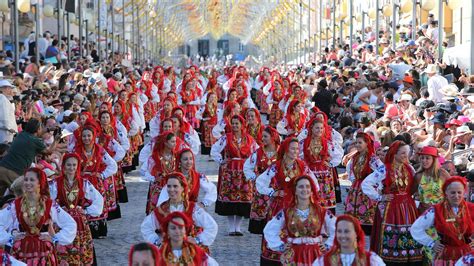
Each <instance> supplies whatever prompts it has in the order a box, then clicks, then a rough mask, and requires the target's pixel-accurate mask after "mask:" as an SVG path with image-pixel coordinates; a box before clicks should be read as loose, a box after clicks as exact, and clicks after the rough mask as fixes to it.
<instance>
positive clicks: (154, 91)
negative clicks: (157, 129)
mask: <svg viewBox="0 0 474 266" xmlns="http://www.w3.org/2000/svg"><path fill="white" fill-rule="evenodd" d="M150 75H151V73H150V72H147V71H145V72H144V73H143V75H142V79H141V80H140V82H139V84H138V87H139V88H140V89H141V91H142V93H143V94H145V96H146V97H147V98H148V101H147V102H146V103H145V105H144V107H143V111H144V116H145V122H146V123H148V122H150V120H151V119H152V118H153V116H155V114H156V112H157V107H158V106H157V105H158V103H159V102H160V96H159V95H158V88H157V87H156V86H155V85H154V84H153V80H152V78H151V76H150Z"/></svg>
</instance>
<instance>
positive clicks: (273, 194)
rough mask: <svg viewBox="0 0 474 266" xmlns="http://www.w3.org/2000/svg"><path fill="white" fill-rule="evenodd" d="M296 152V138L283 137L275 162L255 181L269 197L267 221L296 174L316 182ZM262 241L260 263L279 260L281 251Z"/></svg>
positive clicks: (272, 262) (281, 206) (283, 198)
mask: <svg viewBox="0 0 474 266" xmlns="http://www.w3.org/2000/svg"><path fill="white" fill-rule="evenodd" d="M298 154H299V142H298V139H296V138H291V137H290V138H287V139H285V140H284V141H283V142H282V144H281V145H280V147H279V148H278V153H277V159H276V161H275V163H273V164H272V165H271V166H269V167H268V168H267V170H265V171H264V172H263V173H262V174H260V175H259V176H258V177H257V179H256V181H255V185H256V187H257V191H258V193H260V194H261V195H267V196H269V197H270V203H269V208H268V211H267V221H268V220H270V219H272V218H273V216H275V215H276V214H277V213H278V212H279V211H280V210H281V209H282V208H283V206H284V202H285V196H287V195H289V194H290V193H291V188H290V183H291V180H293V179H294V178H297V177H298V176H302V175H309V176H310V177H311V178H313V181H314V182H315V184H317V183H318V181H317V180H316V177H314V175H313V173H312V172H311V171H310V170H309V168H308V166H307V165H306V163H305V162H304V161H303V160H300V159H299V158H298ZM262 241H263V243H262V255H261V258H260V261H261V262H262V264H264V265H266V264H274V263H276V262H279V261H280V255H281V252H279V251H275V250H272V249H269V248H268V247H267V244H266V242H265V239H262Z"/></svg>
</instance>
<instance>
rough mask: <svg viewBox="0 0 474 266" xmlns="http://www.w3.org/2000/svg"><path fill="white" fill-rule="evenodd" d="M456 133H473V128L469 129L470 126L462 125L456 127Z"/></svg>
mask: <svg viewBox="0 0 474 266" xmlns="http://www.w3.org/2000/svg"><path fill="white" fill-rule="evenodd" d="M456 133H457V134H458V135H463V134H471V133H472V131H471V129H469V127H468V126H460V127H458V128H457V129H456Z"/></svg>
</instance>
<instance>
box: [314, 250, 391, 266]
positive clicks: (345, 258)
mask: <svg viewBox="0 0 474 266" xmlns="http://www.w3.org/2000/svg"><path fill="white" fill-rule="evenodd" d="M354 259H355V253H352V254H341V262H342V266H352V263H353V262H354ZM370 265H374V266H385V262H383V260H382V258H381V257H379V256H378V255H377V254H375V253H374V252H372V251H371V252H370ZM313 266H325V264H324V256H321V257H319V258H318V259H316V260H315V261H314V263H313Z"/></svg>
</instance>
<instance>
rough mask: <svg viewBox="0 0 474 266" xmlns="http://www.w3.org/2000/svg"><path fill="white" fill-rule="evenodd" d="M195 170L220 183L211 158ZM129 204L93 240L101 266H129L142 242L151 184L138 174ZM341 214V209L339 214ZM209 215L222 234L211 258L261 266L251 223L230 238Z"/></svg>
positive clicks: (223, 223) (130, 179) (200, 160)
mask: <svg viewBox="0 0 474 266" xmlns="http://www.w3.org/2000/svg"><path fill="white" fill-rule="evenodd" d="M196 168H197V170H198V171H200V172H202V173H205V174H206V175H207V177H208V178H209V179H210V180H212V181H213V182H217V172H218V165H217V164H216V163H215V162H213V161H210V158H209V156H198V157H197V158H196ZM126 182H127V190H128V197H129V202H128V203H124V204H121V205H120V206H121V211H122V218H121V219H118V220H114V221H110V222H109V224H108V229H109V232H108V237H107V238H106V239H97V240H94V243H95V247H96V253H97V261H98V264H99V265H127V263H128V262H127V256H128V251H129V248H130V246H131V245H132V244H134V243H138V242H140V241H143V238H142V236H141V233H140V225H141V223H142V221H143V219H144V218H145V203H146V196H147V191H148V182H143V181H141V180H140V176H139V173H138V171H134V172H132V173H130V174H128V175H127V177H126ZM341 211H342V208H341V206H338V213H340V212H341ZM208 212H209V213H210V214H211V215H212V216H213V217H214V219H215V220H216V222H217V223H218V225H219V232H218V235H217V238H216V240H215V242H214V244H213V245H212V246H211V256H212V257H214V258H215V259H216V260H217V262H219V264H220V265H223V266H227V265H229V266H230V265H258V264H259V256H260V244H261V236H260V235H254V234H250V233H248V231H247V228H248V219H246V220H244V222H243V224H242V230H243V232H244V236H242V237H230V236H227V219H226V217H223V216H218V215H216V214H215V213H214V206H211V207H209V208H208Z"/></svg>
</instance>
